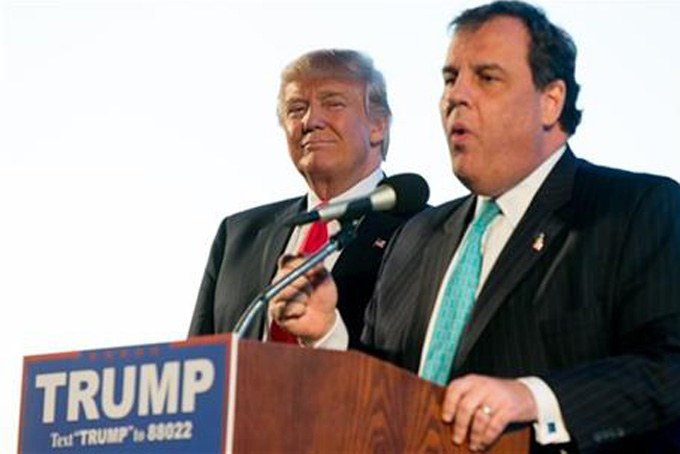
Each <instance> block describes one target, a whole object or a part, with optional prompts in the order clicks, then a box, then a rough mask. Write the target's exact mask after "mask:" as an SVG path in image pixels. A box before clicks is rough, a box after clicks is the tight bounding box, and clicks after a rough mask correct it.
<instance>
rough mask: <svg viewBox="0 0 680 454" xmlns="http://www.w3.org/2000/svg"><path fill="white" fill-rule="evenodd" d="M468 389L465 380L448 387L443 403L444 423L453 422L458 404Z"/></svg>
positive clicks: (457, 381)
mask: <svg viewBox="0 0 680 454" xmlns="http://www.w3.org/2000/svg"><path fill="white" fill-rule="evenodd" d="M467 389H468V386H467V382H466V380H465V379H457V380H453V381H452V382H451V383H449V386H447V387H446V394H444V402H443V403H442V419H443V420H444V422H446V423H450V422H453V417H454V415H455V413H456V408H457V407H458V402H459V401H460V399H461V397H462V396H463V394H464V393H465V392H466V391H467Z"/></svg>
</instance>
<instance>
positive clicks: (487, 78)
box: [479, 74, 498, 83]
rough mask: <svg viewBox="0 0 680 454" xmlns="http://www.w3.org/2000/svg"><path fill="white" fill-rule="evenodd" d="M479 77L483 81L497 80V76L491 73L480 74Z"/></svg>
mask: <svg viewBox="0 0 680 454" xmlns="http://www.w3.org/2000/svg"><path fill="white" fill-rule="evenodd" d="M479 78H480V79H481V81H482V82H485V83H491V82H496V81H497V80H498V77H496V76H494V75H491V74H480V75H479Z"/></svg>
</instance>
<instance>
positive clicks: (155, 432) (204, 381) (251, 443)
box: [18, 335, 529, 454]
mask: <svg viewBox="0 0 680 454" xmlns="http://www.w3.org/2000/svg"><path fill="white" fill-rule="evenodd" d="M443 394H444V389H443V388H442V387H441V386H437V385H433V384H431V383H430V382H428V381H425V380H422V379H420V378H418V377H417V376H415V375H413V374H411V373H409V372H406V371H404V370H402V369H399V368H397V367H395V366H393V365H391V364H387V363H385V362H382V361H379V360H377V359H375V358H373V357H370V356H367V355H364V354H362V353H359V352H337V351H328V350H313V349H308V348H301V347H298V346H291V345H284V344H275V343H261V342H256V341H249V340H240V339H238V337H236V336H232V335H220V336H204V337H196V338H192V339H190V340H188V341H182V342H171V343H166V344H154V345H140V346H132V347H116V348H113V349H100V350H91V351H81V352H67V353H57V354H49V355H37V356H27V357H25V358H24V379H23V389H22V406H21V424H20V430H19V449H18V453H19V454H225V453H226V454H417V453H423V454H426V453H428V454H434V453H443V454H445V453H449V454H450V453H455V454H458V453H468V452H469V450H468V449H467V447H465V446H460V447H459V446H455V445H454V444H453V443H452V441H451V428H450V426H449V425H445V424H443V423H442V421H441V418H440V411H441V401H442V397H443ZM528 451H529V430H528V429H524V430H521V431H516V432H511V433H507V434H505V435H504V436H503V437H502V438H501V439H500V441H499V442H498V443H497V444H496V445H495V446H494V448H493V449H492V450H491V451H490V452H491V453H495V454H525V453H528Z"/></svg>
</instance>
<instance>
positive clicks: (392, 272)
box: [362, 150, 680, 454]
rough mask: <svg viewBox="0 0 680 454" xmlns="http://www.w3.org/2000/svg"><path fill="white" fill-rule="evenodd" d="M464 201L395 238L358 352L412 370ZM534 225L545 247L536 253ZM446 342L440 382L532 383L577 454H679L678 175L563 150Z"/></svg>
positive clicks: (459, 230)
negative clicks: (444, 377) (554, 404)
mask: <svg viewBox="0 0 680 454" xmlns="http://www.w3.org/2000/svg"><path fill="white" fill-rule="evenodd" d="M474 201H475V198H474V197H472V196H468V197H466V198H463V199H459V200H455V201H453V202H450V203H447V204H444V205H442V206H440V207H437V208H433V209H429V210H426V211H424V212H422V213H420V214H419V215H418V216H416V217H414V218H413V219H411V220H410V221H409V222H408V223H407V224H405V226H404V227H403V228H402V230H401V231H400V233H399V234H398V235H397V236H395V238H394V240H393V241H392V244H391V245H390V248H389V250H388V252H387V254H386V257H385V260H384V263H383V268H382V270H381V273H380V276H379V278H378V282H377V284H376V291H375V294H374V297H373V299H372V301H371V303H370V304H369V307H368V309H367V313H366V326H365V329H364V332H363V336H362V342H363V343H364V348H366V349H368V350H369V351H371V352H372V353H374V354H377V355H378V356H381V357H383V358H385V359H387V360H389V361H391V362H394V363H395V364H397V365H400V366H402V367H405V368H407V369H410V370H411V371H414V372H416V371H417V370H418V366H419V362H420V353H421V349H422V346H423V342H424V338H425V335H426V331H427V327H428V323H429V320H430V314H431V311H432V308H433V305H434V302H435V298H436V293H437V290H438V289H439V286H440V284H441V281H442V279H443V277H444V273H445V272H446V268H447V265H448V263H449V261H450V259H451V257H452V255H453V253H454V251H455V249H456V248H457V247H458V243H459V242H460V240H461V237H462V235H463V232H464V230H465V228H466V226H467V224H468V223H469V222H470V220H471V217H472V215H473V211H474ZM541 234H543V237H544V246H543V247H542V248H534V247H533V245H534V243H535V241H536V238H537V236H538V235H541ZM537 249H540V250H537ZM458 348H459V349H458V352H457V356H456V360H455V363H454V366H453V370H452V377H454V376H459V375H463V374H467V373H472V372H474V373H481V374H489V375H494V376H503V377H518V376H527V375H537V376H540V377H541V378H543V379H544V380H545V381H546V382H547V383H548V385H549V386H550V387H551V388H552V390H553V391H554V392H555V394H556V395H557V398H558V400H559V402H560V406H561V409H562V412H563V415H564V418H565V422H566V424H567V428H568V430H569V432H570V434H571V436H572V440H574V443H573V446H571V447H570V448H571V449H573V450H575V452H611V453H626V452H630V453H633V452H634V453H640V454H642V453H645V454H646V453H650V452H664V453H669V452H680V447H679V446H680V443H678V441H677V440H678V438H679V437H678V434H680V431H677V432H675V433H673V432H672V431H671V429H670V428H669V427H670V425H672V424H674V423H675V422H676V421H678V420H680V187H679V186H678V184H677V183H675V182H673V181H672V180H670V179H667V178H662V177H655V176H649V175H640V174H633V173H628V172H624V171H620V170H614V169H608V168H603V167H598V166H594V165H592V164H590V163H588V162H586V161H583V160H579V159H576V158H575V157H574V155H573V154H572V153H571V151H570V150H568V151H567V152H566V153H565V154H564V156H563V157H562V158H561V159H560V161H559V162H558V163H557V165H556V166H555V168H554V169H553V170H552V172H551V174H550V175H549V176H548V178H547V179H546V181H545V182H544V184H543V185H542V187H541V188H540V189H539V191H538V193H537V194H536V196H535V198H534V200H533V201H532V203H531V205H530V207H529V208H528V210H527V212H526V214H525V215H524V217H523V218H522V220H521V221H520V223H519V225H518V226H517V228H516V229H515V231H514V232H513V234H512V236H511V238H510V239H509V240H508V243H507V244H506V246H505V248H504V249H503V251H502V252H501V255H500V256H499V258H498V260H497V262H496V264H495V266H494V268H493V269H492V271H491V273H490V275H489V277H488V279H487V281H486V283H485V285H484V287H483V288H482V289H481V292H480V294H479V296H478V299H477V302H476V303H475V308H474V311H473V314H472V317H471V321H470V323H469V325H468V326H467V328H466V330H465V332H464V334H463V337H462V339H461V342H460V344H459V347H458ZM673 437H675V440H676V442H675V443H676V444H675V445H672V438H673ZM661 445H663V447H661ZM671 446H674V447H671ZM656 448H658V450H657V451H654V449H656ZM535 450H536V452H541V451H542V450H545V451H547V450H546V449H544V448H539V447H535ZM570 452H571V451H570Z"/></svg>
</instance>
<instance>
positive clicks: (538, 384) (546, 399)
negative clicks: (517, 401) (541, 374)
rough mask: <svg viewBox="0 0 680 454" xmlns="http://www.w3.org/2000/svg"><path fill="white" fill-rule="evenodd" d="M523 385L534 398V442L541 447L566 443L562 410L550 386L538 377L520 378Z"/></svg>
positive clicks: (565, 429)
mask: <svg viewBox="0 0 680 454" xmlns="http://www.w3.org/2000/svg"><path fill="white" fill-rule="evenodd" d="M517 380H518V381H520V382H521V383H523V384H524V385H525V386H526V387H527V388H529V391H530V392H531V394H532V395H533V396H534V400H535V401H536V407H537V408H538V421H536V422H535V423H534V431H535V432H536V442H537V443H538V444H541V445H549V444H555V443H568V442H569V441H570V440H571V437H570V436H569V432H567V428H566V426H565V424H564V418H563V417H562V410H560V404H559V402H558V401H557V397H556V396H555V393H553V391H552V389H550V386H548V385H547V384H546V382H544V381H543V380H541V379H540V378H538V377H522V378H518V379H517Z"/></svg>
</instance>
